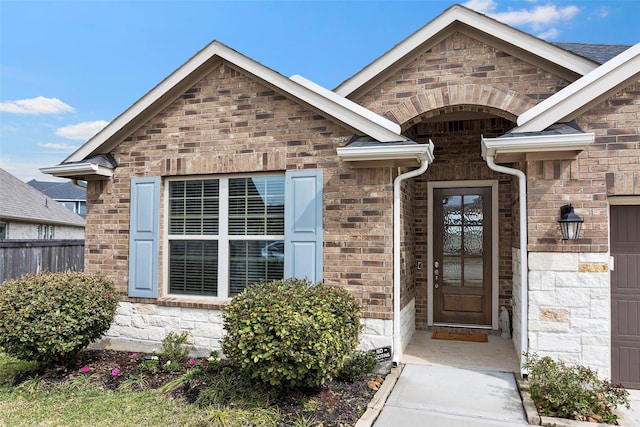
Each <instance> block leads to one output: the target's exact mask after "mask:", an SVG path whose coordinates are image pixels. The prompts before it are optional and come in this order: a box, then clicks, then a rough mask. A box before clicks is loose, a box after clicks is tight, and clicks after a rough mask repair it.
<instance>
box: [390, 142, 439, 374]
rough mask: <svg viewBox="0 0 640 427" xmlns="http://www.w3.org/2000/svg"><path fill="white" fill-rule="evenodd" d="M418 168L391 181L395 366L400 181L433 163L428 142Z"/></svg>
mask: <svg viewBox="0 0 640 427" xmlns="http://www.w3.org/2000/svg"><path fill="white" fill-rule="evenodd" d="M419 160H420V167H419V168H418V169H414V170H411V171H409V172H406V173H403V174H401V175H398V176H397V177H396V178H395V179H394V180H393V363H394V364H395V365H396V366H397V365H398V364H399V363H400V357H401V356H402V350H403V349H402V342H401V333H402V331H401V328H400V326H401V325H400V310H401V307H400V285H401V283H400V207H401V206H400V205H401V203H400V200H401V193H400V185H401V184H402V181H404V180H406V179H409V178H414V177H416V176H419V175H422V174H423V173H425V172H426V171H427V168H428V167H429V164H430V163H431V162H433V142H431V140H429V151H428V152H426V153H425V155H424V156H420V158H419Z"/></svg>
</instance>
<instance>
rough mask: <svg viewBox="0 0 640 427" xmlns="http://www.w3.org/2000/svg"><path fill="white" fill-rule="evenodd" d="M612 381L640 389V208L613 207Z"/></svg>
mask: <svg viewBox="0 0 640 427" xmlns="http://www.w3.org/2000/svg"><path fill="white" fill-rule="evenodd" d="M611 255H612V256H613V258H614V268H613V271H612V272H611V315H612V322H611V371H612V373H611V379H612V380H613V381H614V382H615V383H621V384H622V385H624V386H625V387H627V388H634V389H640V206H611Z"/></svg>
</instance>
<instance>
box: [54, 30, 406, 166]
mask: <svg viewBox="0 0 640 427" xmlns="http://www.w3.org/2000/svg"><path fill="white" fill-rule="evenodd" d="M215 57H219V58H221V59H224V60H225V61H227V62H229V63H230V64H231V65H232V66H234V67H238V68H239V69H241V70H244V71H245V72H247V73H248V74H250V75H253V76H255V77H256V78H258V79H259V80H262V81H263V82H265V83H266V84H268V85H270V86H271V87H272V88H275V89H277V90H279V91H282V92H285V93H287V94H289V95H291V96H292V97H293V98H296V99H298V100H300V101H301V102H303V103H304V104H307V105H308V106H309V107H311V108H313V109H315V110H317V111H320V112H322V113H324V114H326V115H328V116H330V117H333V118H335V119H336V120H338V121H340V122H342V123H344V124H345V125H347V126H349V127H351V128H353V129H355V130H357V131H359V132H362V133H363V134H365V135H368V136H371V137H372V138H374V139H376V140H378V141H381V142H391V141H398V140H399V139H400V140H406V137H403V136H401V135H399V133H398V132H393V131H391V130H389V129H387V128H386V127H384V126H382V125H381V124H379V123H377V122H376V121H372V120H371V119H369V118H367V117H364V116H362V115H360V114H358V113H356V112H354V111H353V110H351V109H350V108H347V107H345V106H344V105H341V104H339V103H336V102H335V101H334V100H331V99H328V98H326V97H324V96H322V95H321V94H319V93H317V92H315V91H313V90H311V89H308V88H306V87H305V86H303V85H301V84H300V83H297V82H294V81H293V80H290V79H288V78H287V77H285V76H283V75H281V74H279V73H277V72H275V71H273V70H271V69H270V68H267V67H265V66H264V65H262V64H260V63H258V62H256V61H254V60H252V59H250V58H248V57H246V56H244V55H242V54H240V53H239V52H237V51H235V50H233V49H231V48H229V47H227V46H225V45H223V44H222V43H219V42H216V41H214V42H212V43H210V44H209V45H208V46H207V47H205V48H204V49H202V50H201V51H200V52H198V53H197V54H195V55H194V56H193V57H192V58H191V59H189V60H188V61H187V62H186V63H185V64H184V65H182V66H181V67H180V68H178V69H177V70H176V71H174V72H173V73H171V74H170V75H169V76H168V77H167V78H165V79H164V80H163V81H162V82H160V83H159V84H158V85H157V86H156V87H154V88H153V89H151V91H149V92H148V93H147V94H146V95H144V96H143V97H142V98H140V99H139V100H138V101H137V102H136V103H134V104H133V105H132V106H131V107H129V109H127V110H126V111H125V112H124V113H122V114H121V115H120V116H118V117H117V118H116V119H115V120H113V121H112V122H111V123H109V124H108V125H107V126H106V127H105V128H104V129H103V130H102V131H100V132H98V133H97V134H96V135H95V136H94V137H93V138H91V139H90V140H89V141H88V142H87V143H86V144H84V145H83V146H81V147H80V148H79V149H78V150H76V151H75V152H74V153H72V154H71V155H70V156H69V157H68V158H67V159H65V162H77V161H82V160H84V159H85V158H87V157H88V156H90V155H92V154H94V153H95V152H96V150H98V149H99V148H100V147H101V146H102V145H103V144H105V143H107V142H108V141H109V139H110V138H112V137H114V136H115V135H116V134H117V133H118V132H119V131H120V130H121V129H122V128H124V127H125V126H128V125H129V124H130V123H132V122H133V121H135V120H136V119H138V118H139V116H140V115H141V114H143V113H144V112H145V111H146V110H147V109H149V108H150V107H152V106H153V105H154V104H155V103H156V102H158V101H159V100H160V99H161V98H162V97H163V96H165V95H167V94H169V93H170V92H171V91H172V90H175V89H174V88H176V87H180V86H181V84H184V81H185V79H187V78H188V77H189V76H190V75H192V74H193V73H194V72H196V71H198V70H199V69H200V67H202V66H203V65H204V64H205V63H206V62H207V61H211V60H213V59H214V58H215ZM194 76H196V75H194ZM197 77H199V76H196V78H197ZM178 92H179V91H178ZM178 95H179V93H176V96H178ZM140 125H142V123H140Z"/></svg>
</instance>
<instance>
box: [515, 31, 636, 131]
mask: <svg viewBox="0 0 640 427" xmlns="http://www.w3.org/2000/svg"><path fill="white" fill-rule="evenodd" d="M639 80H640V43H638V44H636V45H635V46H632V47H630V48H629V49H627V50H625V51H623V52H622V53H621V54H619V55H618V56H616V57H615V58H613V59H611V60H609V61H607V62H606V63H604V64H603V65H601V66H600V67H598V68H596V69H595V70H593V71H592V72H590V73H589V74H587V75H585V76H583V77H581V78H580V79H578V80H576V81H575V82H573V83H572V84H570V85H569V86H567V87H565V88H564V89H562V90H561V91H559V92H557V93H555V94H553V95H552V96H550V97H549V98H547V99H545V100H544V101H542V102H540V103H539V104H537V105H536V106H535V107H533V108H531V109H530V110H528V111H526V112H525V113H523V114H521V115H520V117H518V121H517V124H518V127H517V128H515V129H512V130H511V132H512V133H522V132H539V131H542V130H544V129H546V128H548V127H549V126H551V125H552V124H554V123H564V122H568V121H571V120H573V119H575V118H576V117H577V116H578V115H579V114H581V113H583V112H585V111H587V110H588V109H589V108H591V107H593V106H595V105H596V104H599V103H600V102H602V101H604V100H605V99H606V98H608V97H610V96H611V95H613V94H615V93H616V92H618V91H619V90H621V89H623V88H624V87H626V86H629V85H630V84H632V83H634V82H637V81H639Z"/></svg>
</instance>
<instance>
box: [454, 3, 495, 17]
mask: <svg viewBox="0 0 640 427" xmlns="http://www.w3.org/2000/svg"><path fill="white" fill-rule="evenodd" d="M462 5H463V6H464V7H468V8H469V9H471V10H475V11H476V12H480V13H484V14H487V13H491V12H493V11H494V10H496V8H497V7H498V3H496V2H495V1H493V0H469V1H467V2H464V3H462Z"/></svg>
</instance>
